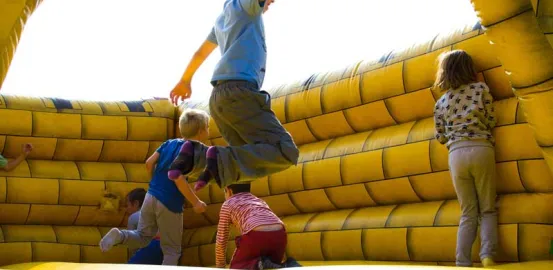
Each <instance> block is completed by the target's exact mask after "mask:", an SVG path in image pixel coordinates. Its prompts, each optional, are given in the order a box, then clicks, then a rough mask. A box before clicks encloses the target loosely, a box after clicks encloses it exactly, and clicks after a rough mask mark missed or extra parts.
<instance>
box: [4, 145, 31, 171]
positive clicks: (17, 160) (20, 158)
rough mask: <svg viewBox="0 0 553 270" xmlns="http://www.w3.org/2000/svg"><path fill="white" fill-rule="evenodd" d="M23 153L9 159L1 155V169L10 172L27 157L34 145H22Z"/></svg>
mask: <svg viewBox="0 0 553 270" xmlns="http://www.w3.org/2000/svg"><path fill="white" fill-rule="evenodd" d="M22 148H23V149H22V150H21V154H19V156H17V158H15V159H13V160H10V161H7V160H6V159H5V158H4V157H2V156H0V169H1V170H4V171H6V172H9V171H11V170H13V169H15V168H16V167H17V166H19V164H21V162H23V160H25V159H26V158H27V156H28V155H29V153H31V151H32V150H33V146H32V145H31V144H24V145H23V146H22Z"/></svg>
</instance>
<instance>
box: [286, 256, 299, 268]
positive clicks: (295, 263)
mask: <svg viewBox="0 0 553 270" xmlns="http://www.w3.org/2000/svg"><path fill="white" fill-rule="evenodd" d="M284 267H302V266H301V264H299V263H298V261H296V259H294V258H292V257H288V259H286V261H285V262H284Z"/></svg>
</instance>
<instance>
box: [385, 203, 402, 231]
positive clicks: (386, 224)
mask: <svg viewBox="0 0 553 270" xmlns="http://www.w3.org/2000/svg"><path fill="white" fill-rule="evenodd" d="M399 205H400V204H396V205H394V208H392V210H391V211H390V213H389V214H388V217H387V218H386V222H385V223H384V227H383V228H389V225H390V218H391V217H392V215H393V213H394V211H395V210H396V209H397V208H398V207H399Z"/></svg>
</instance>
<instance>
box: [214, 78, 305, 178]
mask: <svg viewBox="0 0 553 270" xmlns="http://www.w3.org/2000/svg"><path fill="white" fill-rule="evenodd" d="M209 105H210V113H211V115H212V117H213V119H215V122H216V123H223V124H222V125H220V126H219V124H218V127H219V130H220V131H221V134H222V135H223V136H227V137H229V138H232V139H231V143H234V141H236V142H238V140H239V139H236V138H241V139H242V140H243V141H244V142H246V143H247V144H246V145H238V146H237V145H230V146H227V147H211V148H210V149H209V150H208V152H207V157H208V160H207V163H208V169H210V168H209V167H210V160H213V159H216V160H217V162H215V167H217V168H216V169H215V170H213V166H212V168H211V170H210V171H212V172H213V173H212V174H214V175H213V177H215V178H216V180H220V182H221V185H222V186H223V187H225V186H228V185H230V184H232V183H235V182H238V181H243V180H250V181H251V180H255V179H257V178H260V177H263V176H266V175H269V174H273V173H276V172H279V171H282V170H285V169H287V168H289V167H290V166H292V165H296V164H297V160H298V156H299V151H298V148H297V146H296V144H295V143H294V140H293V138H292V136H291V135H290V133H289V132H287V131H286V129H284V127H283V126H282V125H281V123H280V121H279V120H278V119H277V118H276V116H275V114H274V113H273V111H272V110H271V99H270V96H269V94H268V93H266V92H264V91H259V90H258V89H257V88H256V87H255V86H254V85H252V84H251V83H246V82H229V83H225V84H222V85H219V86H217V87H215V88H214V90H213V93H212V94H211V98H210V101H209ZM225 139H227V138H226V137H225ZM229 144H230V143H229ZM210 154H211V155H210ZM214 156H215V157H216V158H213V157H214Z"/></svg>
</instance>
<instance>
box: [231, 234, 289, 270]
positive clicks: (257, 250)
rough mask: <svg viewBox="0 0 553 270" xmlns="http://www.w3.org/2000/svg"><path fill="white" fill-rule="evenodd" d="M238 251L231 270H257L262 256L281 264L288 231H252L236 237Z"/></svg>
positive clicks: (234, 256) (233, 258) (233, 257)
mask: <svg viewBox="0 0 553 270" xmlns="http://www.w3.org/2000/svg"><path fill="white" fill-rule="evenodd" d="M235 242H236V250H235V251H234V255H233V256H232V260H231V262H230V268H231V269H257V262H258V261H259V259H260V258H261V257H262V256H266V257H269V258H271V261H273V262H275V263H281V262H282V260H283V259H284V253H285V251H286V242H287V239H286V231H285V230H284V229H282V230H279V231H273V232H263V231H251V232H249V233H247V234H245V235H242V236H239V237H236V241H235Z"/></svg>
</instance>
